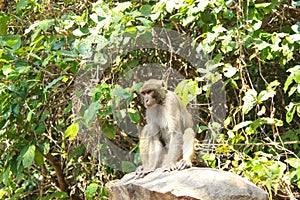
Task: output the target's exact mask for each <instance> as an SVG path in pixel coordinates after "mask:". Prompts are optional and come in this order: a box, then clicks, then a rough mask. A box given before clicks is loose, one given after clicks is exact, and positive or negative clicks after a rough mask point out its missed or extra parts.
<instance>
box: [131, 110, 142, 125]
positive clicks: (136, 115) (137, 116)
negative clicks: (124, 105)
mask: <svg viewBox="0 0 300 200" xmlns="http://www.w3.org/2000/svg"><path fill="white" fill-rule="evenodd" d="M128 115H129V117H130V119H131V121H132V122H133V123H139V122H140V121H141V117H140V114H139V112H138V111H137V110H134V109H132V108H129V109H128Z"/></svg>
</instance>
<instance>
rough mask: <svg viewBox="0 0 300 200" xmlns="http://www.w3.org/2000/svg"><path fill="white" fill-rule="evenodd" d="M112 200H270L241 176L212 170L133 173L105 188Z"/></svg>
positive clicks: (194, 169)
mask: <svg viewBox="0 0 300 200" xmlns="http://www.w3.org/2000/svg"><path fill="white" fill-rule="evenodd" d="M106 189H107V190H108V192H109V197H110V198H109V199H112V200H170V199H172V200H173V199H189V200H192V199H201V200H267V199H268V195H267V193H266V192H265V191H263V190H262V189H260V188H259V187H257V186H256V185H254V184H253V183H251V182H250V181H248V180H247V179H244V178H242V177H240V176H238V175H235V174H233V173H230V172H225V171H221V170H216V169H210V168H195V167H193V168H190V169H186V170H182V171H173V172H161V171H159V170H156V171H155V172H153V173H150V174H148V175H147V176H145V177H144V178H141V179H137V180H135V179H134V173H130V174H127V175H125V176H124V177H123V178H122V179H121V180H118V181H114V182H110V183H108V184H107V185H106Z"/></svg>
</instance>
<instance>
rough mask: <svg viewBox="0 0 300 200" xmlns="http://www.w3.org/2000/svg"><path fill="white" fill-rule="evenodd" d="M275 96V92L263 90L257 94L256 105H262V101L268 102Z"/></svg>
mask: <svg viewBox="0 0 300 200" xmlns="http://www.w3.org/2000/svg"><path fill="white" fill-rule="evenodd" d="M275 94H276V92H275V91H266V90H263V91H261V92H260V93H259V95H258V97H257V101H258V103H259V104H260V103H262V102H263V101H266V100H268V99H269V98H272V97H274V96H275Z"/></svg>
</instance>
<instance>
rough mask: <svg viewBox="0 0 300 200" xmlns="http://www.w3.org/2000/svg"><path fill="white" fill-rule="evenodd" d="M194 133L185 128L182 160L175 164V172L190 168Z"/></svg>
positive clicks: (190, 129)
mask: <svg viewBox="0 0 300 200" xmlns="http://www.w3.org/2000/svg"><path fill="white" fill-rule="evenodd" d="M194 138H195V132H194V130H193V129H192V128H187V129H186V130H185V131H184V135H183V147H182V150H183V158H182V160H180V161H179V162H177V163H176V168H177V170H182V169H185V168H189V167H191V166H192V157H193V154H194Z"/></svg>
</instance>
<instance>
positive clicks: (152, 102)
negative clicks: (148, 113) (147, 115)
mask: <svg viewBox="0 0 300 200" xmlns="http://www.w3.org/2000/svg"><path fill="white" fill-rule="evenodd" d="M141 94H142V96H143V99H144V105H145V107H146V108H153V107H156V105H157V99H156V98H155V96H156V95H155V91H154V90H143V91H142V92H141Z"/></svg>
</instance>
